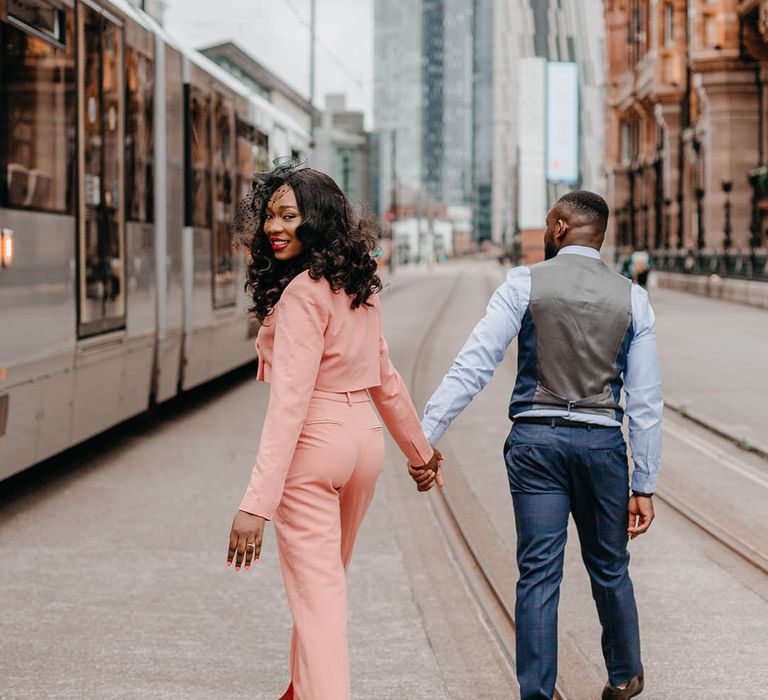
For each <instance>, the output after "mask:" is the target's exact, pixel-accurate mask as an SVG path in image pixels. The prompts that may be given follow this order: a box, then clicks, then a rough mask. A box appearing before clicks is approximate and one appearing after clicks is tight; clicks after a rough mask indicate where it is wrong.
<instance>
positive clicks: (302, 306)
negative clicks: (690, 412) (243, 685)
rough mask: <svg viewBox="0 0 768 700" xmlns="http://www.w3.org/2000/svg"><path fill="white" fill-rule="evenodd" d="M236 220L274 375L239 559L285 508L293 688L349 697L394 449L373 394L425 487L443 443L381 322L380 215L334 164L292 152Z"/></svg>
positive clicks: (234, 559)
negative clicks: (359, 575)
mask: <svg viewBox="0 0 768 700" xmlns="http://www.w3.org/2000/svg"><path fill="white" fill-rule="evenodd" d="M236 227H237V228H238V229H239V230H240V231H241V232H242V233H243V234H244V235H245V237H246V239H247V241H248V245H249V250H250V254H251V259H250V262H249V265H248V277H247V282H246V288H247V290H248V291H249V292H250V293H251V295H252V297H253V309H252V311H253V313H254V314H255V315H256V317H257V318H258V319H259V321H260V322H261V323H262V325H261V328H260V330H259V334H258V338H257V341H256V349H257V353H258V357H259V366H258V379H260V380H263V381H267V382H270V384H271V386H270V396H269V405H268V408H267V414H266V417H265V420H264V427H263V430H262V434H261V442H260V444H259V451H258V456H257V458H256V464H255V466H254V467H253V471H252V474H251V478H250V482H249V483H248V486H247V489H246V491H245V495H244V496H243V499H242V502H241V504H240V509H239V510H238V512H237V514H236V515H235V518H234V521H233V523H232V528H231V532H230V535H229V545H228V550H227V566H231V565H232V564H233V563H234V569H235V571H239V570H240V569H241V568H242V567H244V568H245V570H249V569H250V568H251V566H252V565H255V564H256V563H257V562H258V561H259V559H260V557H261V547H262V540H263V534H264V527H265V525H266V523H267V522H268V521H272V522H273V524H274V527H275V535H276V539H277V546H278V551H279V557H280V565H281V568H282V573H283V580H284V582H285V588H286V594H287V597H288V603H289V606H290V608H291V614H292V617H293V631H292V637H291V651H290V666H291V679H290V683H289V685H288V688H287V690H286V691H285V693H284V694H283V696H282V700H290V699H291V698H294V697H295V698H297V699H300V700H347V699H348V698H349V697H350V683H349V653H348V646H347V600H346V576H345V574H346V567H347V565H348V564H349V561H350V558H351V556H352V549H353V547H354V543H355V537H356V535H357V532H358V528H359V527H360V524H361V522H362V520H363V517H364V516H365V513H366V511H367V509H368V506H369V504H370V503H371V499H372V498H373V494H374V488H375V486H376V480H377V478H378V476H379V473H380V472H381V469H382V467H383V459H384V437H383V432H382V426H381V424H380V422H379V420H378V419H377V417H376V414H375V413H374V411H373V409H372V407H371V400H373V403H374V404H375V406H376V408H377V409H378V411H379V415H380V416H381V418H382V420H383V421H384V423H385V425H386V426H387V428H388V430H389V431H390V433H391V434H392V436H393V438H394V439H395V441H396V443H397V444H398V446H399V447H400V449H401V450H402V451H403V453H404V454H405V455H406V457H407V458H408V460H409V462H410V463H412V464H418V465H422V472H421V474H420V476H421V477H422V478H423V482H422V485H421V487H420V488H422V489H423V490H428V489H429V488H431V486H432V485H433V483H434V482H435V481H437V483H438V484H440V483H441V481H442V477H441V474H440V467H439V460H440V459H441V457H440V454H439V453H438V452H437V451H436V450H433V449H432V447H431V446H430V444H429V442H428V441H427V439H426V437H425V436H424V433H423V431H422V429H421V425H420V423H419V418H418V414H417V413H416V409H415V408H414V406H413V402H412V401H411V398H410V396H409V395H408V391H407V389H406V388H405V385H404V383H403V381H402V379H401V377H400V375H399V374H398V372H397V370H396V369H395V368H394V366H393V365H392V362H391V361H390V359H389V351H388V349H387V344H386V342H385V340H384V336H383V334H382V322H381V309H380V304H379V299H378V292H379V291H380V290H381V282H380V280H379V277H378V276H377V274H376V261H375V260H374V258H373V257H372V255H371V253H372V251H373V249H374V247H375V245H376V241H377V233H378V227H377V223H376V221H375V219H374V218H373V217H372V216H362V217H357V216H355V214H354V212H353V210H352V207H351V206H350V204H349V202H348V201H347V199H346V197H345V196H344V194H343V193H342V191H341V190H340V189H339V187H338V186H337V185H336V183H335V182H334V181H333V180H332V179H331V178H330V177H329V176H328V175H325V174H324V173H321V172H319V171H317V170H313V169H311V168H306V167H301V166H297V165H295V164H282V165H278V166H276V167H275V168H274V169H273V170H271V171H270V172H269V173H265V174H263V175H261V176H258V177H257V179H256V181H255V182H254V187H253V193H252V196H251V197H250V198H247V199H246V201H245V202H244V203H243V205H241V208H240V214H239V215H238V219H237V221H236ZM424 475H426V478H424Z"/></svg>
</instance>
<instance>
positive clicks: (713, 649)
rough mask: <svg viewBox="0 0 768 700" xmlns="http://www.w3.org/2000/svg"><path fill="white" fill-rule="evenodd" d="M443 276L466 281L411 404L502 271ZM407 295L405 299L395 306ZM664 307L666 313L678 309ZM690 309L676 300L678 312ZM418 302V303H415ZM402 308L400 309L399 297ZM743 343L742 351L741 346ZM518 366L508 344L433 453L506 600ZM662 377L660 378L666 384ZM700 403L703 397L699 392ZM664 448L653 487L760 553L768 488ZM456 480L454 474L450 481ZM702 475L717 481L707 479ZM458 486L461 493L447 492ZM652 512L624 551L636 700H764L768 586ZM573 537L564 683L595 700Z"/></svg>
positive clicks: (721, 446) (692, 530)
mask: <svg viewBox="0 0 768 700" xmlns="http://www.w3.org/2000/svg"><path fill="white" fill-rule="evenodd" d="M440 274H444V275H452V274H461V275H463V277H462V281H461V283H460V284H461V286H460V288H459V290H458V292H457V294H456V297H455V299H456V303H455V304H454V305H453V306H452V308H451V314H450V316H449V317H446V318H445V319H444V321H443V322H441V323H440V324H439V326H438V327H437V329H436V333H435V339H434V343H432V344H431V346H430V349H429V354H428V357H427V358H426V361H425V363H424V366H425V367H426V368H427V369H426V371H425V376H424V377H423V378H420V381H419V385H420V387H423V389H422V390H420V391H419V394H418V396H417V399H418V400H419V402H422V403H423V402H424V401H425V400H426V399H427V398H428V396H429V393H430V391H431V390H432V388H433V387H435V386H436V385H437V383H438V382H439V380H440V379H441V377H442V375H443V373H444V372H445V370H446V369H447V368H448V366H449V365H450V363H451V361H452V359H453V357H454V356H455V353H456V352H458V350H459V349H460V347H461V345H462V344H463V342H464V340H465V339H466V336H467V334H468V333H469V331H470V330H471V328H472V326H473V325H474V323H475V322H476V321H477V320H478V319H479V318H480V316H481V315H482V313H483V310H484V307H485V304H486V302H487V299H488V297H489V296H490V292H491V291H492V289H493V288H495V286H496V285H497V284H498V282H499V272H498V269H494V268H493V267H491V266H490V265H473V264H469V265H464V266H463V267H461V266H456V267H455V268H453V269H451V268H446V269H444V270H443V271H442V272H441V273H440ZM403 277H405V275H403ZM407 296H408V290H405V291H404V292H403V297H407ZM665 301H666V302H667V303H666V306H667V307H671V306H672V302H673V301H674V300H665ZM686 301H687V300H682V301H681V302H679V303H680V304H681V305H683V306H684V307H685V306H687V305H686V303H685V302H686ZM697 301H699V300H697ZM701 301H705V302H706V300H701ZM416 302H417V298H416V296H415V295H414V296H413V297H412V303H414V304H415V303H416ZM400 303H402V304H403V305H404V306H407V299H406V298H403V299H402V300H401V302H400ZM657 306H658V308H657V316H658V318H659V321H660V322H661V323H662V324H663V326H664V328H665V329H666V328H668V327H669V326H670V325H674V323H673V322H668V321H667V319H665V318H664V316H665V314H666V310H665V308H664V307H663V305H662V304H661V303H659V304H657ZM672 308H673V309H674V308H675V307H672ZM737 308H739V309H742V308H743V307H737ZM747 338H748V337H747ZM660 342H662V344H663V349H662V358H664V357H665V355H664V353H665V352H666V347H664V346H666V345H667V344H668V343H671V342H674V341H672V340H670V339H669V338H668V334H666V335H663V336H662V340H661V341H660ZM743 342H744V343H745V344H747V345H748V344H749V343H748V340H747V339H746V338H745V339H743ZM673 353H674V350H673ZM515 358H516V352H515V347H514V344H513V347H512V348H511V349H510V352H509V353H508V356H507V358H506V360H505V362H504V363H503V364H502V366H501V367H500V368H499V369H498V370H497V372H496V375H495V376H494V379H493V380H492V381H491V383H490V384H489V385H488V387H486V389H485V390H484V391H483V392H482V393H481V394H480V395H479V396H478V397H477V398H476V399H475V401H474V402H473V403H472V404H471V405H470V407H469V408H468V409H467V410H466V411H465V412H464V414H462V415H461V416H460V417H459V418H458V419H457V420H456V421H455V422H454V424H453V426H452V427H451V428H450V430H449V431H448V433H447V434H446V436H445V438H444V439H443V441H442V442H441V444H440V445H439V447H440V448H441V449H443V450H444V454H446V455H449V456H450V457H449V461H448V462H447V463H446V468H445V472H446V481H447V485H446V491H447V493H448V495H449V497H450V496H452V497H453V498H454V500H455V501H457V502H463V504H464V505H463V506H462V507H463V508H464V509H465V510H467V511H469V510H472V512H473V513H474V514H475V515H474V517H475V518H476V517H477V515H476V514H477V513H478V512H479V511H478V509H477V508H475V509H470V507H468V506H467V505H466V502H467V501H468V500H471V499H474V500H475V501H476V502H477V503H478V504H480V507H481V509H482V511H483V512H484V513H485V516H486V518H487V521H488V524H489V526H490V527H491V528H492V529H493V531H495V533H496V537H495V538H493V539H492V540H487V541H485V542H484V541H480V542H479V546H481V547H485V549H483V551H482V555H483V556H484V558H485V560H486V561H487V562H491V561H492V560H503V561H497V563H496V564H495V565H494V569H495V570H496V571H498V572H506V573H507V577H508V579H509V580H508V583H507V585H508V591H509V595H510V597H511V598H513V596H514V576H515V575H516V574H515V570H514V548H515V529H514V519H513V513H512V505H511V498H510V496H509V491H508V484H507V478H506V471H505V467H504V463H503V458H502V454H501V452H502V445H503V441H504V438H505V437H506V434H507V432H508V430H509V423H508V421H507V419H506V412H507V405H508V401H509V395H510V393H511V391H512V387H513V383H514V375H515V362H516V359H515ZM687 371H688V373H689V377H690V376H693V375H695V374H696V373H695V371H693V370H691V369H688V370H687ZM714 371H715V370H714V369H713V371H712V374H714ZM668 375H669V371H668V370H665V378H667V377H668ZM711 381H712V382H714V379H711ZM700 396H702V397H703V396H705V394H704V392H703V391H702V392H701V394H700ZM723 401H724V404H723V405H724V406H725V405H726V403H725V399H723ZM740 415H741V414H740ZM743 415H746V414H743ZM673 420H674V417H673ZM667 422H669V421H667ZM675 427H676V428H678V429H679V427H678V426H675ZM683 427H685V426H683ZM695 438H696V439H698V440H699V441H700V442H701V447H702V450H703V451H704V452H706V451H707V450H708V445H713V446H714V448H715V449H716V450H718V451H719V452H724V453H726V455H727V456H728V457H729V458H730V459H740V458H741V457H743V453H741V451H740V450H737V448H735V447H734V446H732V445H730V444H729V443H724V442H723V441H721V440H718V439H717V438H715V437H714V436H712V435H711V434H710V433H707V432H706V431H700V432H698V433H696V435H695ZM665 440H666V448H665V460H664V462H665V463H664V466H663V469H662V472H661V477H660V487H669V488H672V487H673V486H674V488H678V485H681V486H680V487H681V488H687V489H688V490H687V491H686V493H687V494H688V496H689V497H690V498H691V499H692V500H693V501H694V502H695V503H697V504H698V505H699V507H700V508H701V509H702V510H703V511H704V512H706V513H707V514H708V515H709V516H710V517H713V518H715V519H717V520H718V521H719V522H723V520H724V519H726V518H728V517H730V518H731V520H726V524H727V526H728V527H731V528H734V529H735V530H736V531H737V532H738V533H740V534H742V533H743V531H745V530H748V531H749V533H751V536H752V537H753V541H754V542H756V543H758V544H759V546H760V547H761V548H762V547H763V545H762V542H764V541H765V538H766V536H768V529H766V527H765V524H764V518H763V517H761V516H760V513H761V512H762V506H763V504H764V502H765V497H766V495H768V494H766V488H765V487H764V486H761V485H760V484H758V483H756V482H755V481H753V480H750V479H749V478H747V477H746V476H744V474H741V473H738V472H735V471H732V470H731V471H726V470H724V469H723V468H722V465H721V464H719V463H718V462H717V460H714V459H713V458H711V457H710V458H708V456H707V455H706V454H702V450H698V451H694V450H693V449H692V448H691V446H690V445H689V444H685V443H683V442H682V441H681V440H680V438H679V436H678V435H673V434H671V433H670V432H669V431H667V432H665ZM713 440H714V443H713V442H712V441H713ZM710 451H711V450H710ZM746 468H749V469H753V472H750V475H757V476H758V477H759V476H760V474H761V471H760V469H761V465H760V464H749V465H747V467H746ZM454 471H456V472H460V474H457V475H455V476H454V474H453V473H452V472H454ZM710 477H713V478H714V477H717V479H716V480H714V481H708V479H710ZM456 482H458V484H459V487H458V489H457V490H456V491H454V492H453V493H452V488H453V483H456ZM667 482H670V483H669V485H668V484H667ZM672 482H675V483H674V484H673V483H672ZM656 510H657V521H656V522H655V523H654V525H653V527H652V529H651V531H650V532H649V533H648V534H647V535H645V536H643V537H641V538H639V539H638V540H635V541H634V542H632V543H631V546H630V549H631V552H632V557H633V560H632V567H631V570H632V575H633V580H634V583H635V589H636V593H637V598H638V606H639V609H640V615H641V635H642V643H643V648H644V658H645V662H644V663H645V668H646V677H647V686H646V688H647V689H646V691H645V693H644V694H643V697H644V698H646V697H647V698H648V699H649V700H653V699H655V700H669V698H680V697H695V698H703V699H710V698H711V699H712V700H719V699H720V698H726V697H727V698H744V699H745V700H746V699H747V698H754V697H756V696H759V695H756V693H759V692H761V690H760V689H761V687H762V686H761V684H762V682H763V680H762V668H763V666H764V661H763V660H764V659H765V658H768V638H766V636H765V623H764V621H765V619H768V580H767V579H766V577H765V576H763V575H762V574H760V573H759V572H757V571H756V570H755V569H753V568H752V567H749V566H748V565H746V564H745V563H744V562H743V560H741V559H739V558H738V557H736V556H735V555H733V554H732V553H731V552H729V551H728V550H726V549H725V548H723V547H722V545H719V544H717V543H715V542H714V541H713V540H712V539H711V538H709V537H708V536H706V535H705V534H704V533H702V532H701V531H700V530H699V529H698V528H696V527H695V526H693V525H691V523H689V522H688V521H686V520H685V519H684V518H682V517H680V516H679V515H678V514H677V513H676V512H674V511H673V510H671V509H670V508H669V507H666V506H665V505H664V503H662V502H660V501H658V500H657V501H656ZM471 525H472V526H476V524H475V523H472V524H471ZM569 540H570V542H571V543H570V544H569V546H568V547H567V549H566V564H565V579H564V583H563V588H562V598H561V605H560V611H561V614H560V658H561V663H560V668H561V671H562V680H563V681H564V686H565V688H566V690H570V691H571V693H572V695H571V697H574V698H578V699H581V698H590V697H597V693H598V691H599V689H600V688H601V686H602V684H603V683H604V682H605V678H606V673H605V670H604V664H603V660H602V655H601V652H600V641H599V640H600V630H599V625H598V621H597V616H596V613H595V608H594V604H593V602H592V599H591V592H590V589H589V583H588V578H587V575H586V572H585V570H584V567H583V564H582V563H581V560H580V555H579V551H578V548H577V546H576V545H575V544H574V543H575V542H576V541H577V540H578V536H577V534H576V532H575V529H574V528H573V527H572V528H571V530H570V532H569ZM505 562H506V563H505Z"/></svg>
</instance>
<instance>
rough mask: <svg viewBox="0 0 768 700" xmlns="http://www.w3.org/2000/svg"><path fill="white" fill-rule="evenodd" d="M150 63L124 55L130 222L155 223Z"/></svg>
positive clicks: (130, 51) (137, 55)
mask: <svg viewBox="0 0 768 700" xmlns="http://www.w3.org/2000/svg"><path fill="white" fill-rule="evenodd" d="M154 87H155V81H154V71H153V68H152V60H151V59H150V58H147V57H146V56H144V55H142V54H140V53H139V52H138V51H136V50H135V49H132V48H128V49H127V50H126V52H125V203H126V210H125V211H126V216H127V218H128V220H129V221H140V222H142V223H151V222H152V221H153V219H154V184H153V183H154V178H153V166H154V160H153V152H152V149H153V140H152V134H153V128H152V127H153V123H152V122H153V107H154V105H153V102H154Z"/></svg>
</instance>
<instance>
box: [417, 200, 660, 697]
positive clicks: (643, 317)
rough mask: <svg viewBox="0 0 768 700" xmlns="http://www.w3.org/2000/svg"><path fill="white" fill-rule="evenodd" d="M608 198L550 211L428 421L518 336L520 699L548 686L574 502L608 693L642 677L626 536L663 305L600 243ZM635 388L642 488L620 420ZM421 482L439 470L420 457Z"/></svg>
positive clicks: (638, 498)
mask: <svg viewBox="0 0 768 700" xmlns="http://www.w3.org/2000/svg"><path fill="white" fill-rule="evenodd" d="M607 222H608V206H607V204H606V203H605V201H604V200H603V199H602V197H600V196H598V195H596V194H594V193H592V192H586V191H576V192H570V193H568V194H566V195H564V196H563V197H561V198H560V200H559V201H558V202H557V204H556V205H555V206H554V207H553V208H552V210H551V211H550V212H549V213H548V214H547V230H546V233H545V236H544V244H545V249H546V250H545V257H546V261H545V262H542V263H539V264H537V265H532V266H530V267H527V266H523V267H516V268H513V269H512V270H510V271H509V273H508V275H507V278H506V281H505V282H504V284H502V285H501V286H500V287H499V288H498V289H497V290H496V292H495V293H494V294H493V296H492V297H491V300H490V302H489V304H488V308H487V310H486V313H485V316H484V317H483V319H482V320H481V321H480V322H479V323H478V324H477V326H476V327H475V329H474V330H473V331H472V334H471V335H470V337H469V339H468V340H467V342H466V343H465V345H464V347H463V348H462V350H461V352H460V353H459V355H458V356H457V357H456V360H455V361H454V363H453V366H452V367H451V369H450V370H449V371H448V373H447V374H446V375H445V377H444V379H443V381H442V382H441V384H440V386H439V387H438V388H437V390H436V391H435V393H434V394H433V395H432V398H431V399H430V400H429V402H428V404H427V406H426V408H425V410H424V418H423V421H422V424H423V427H424V431H425V433H426V435H427V438H428V439H429V441H430V442H431V443H432V444H433V445H434V444H436V443H437V442H438V441H439V439H440V438H441V437H442V435H443V433H444V432H445V430H446V429H447V428H448V426H449V424H450V423H451V421H452V420H453V419H454V418H455V417H456V416H457V415H458V414H459V413H460V412H461V411H462V410H463V409H464V408H465V407H466V406H467V404H469V402H470V401H471V400H472V398H473V397H474V396H475V395H476V394H477V393H478V392H479V391H480V390H481V389H482V388H483V387H484V386H485V385H486V383H487V382H488V381H489V380H490V378H491V376H492V375H493V372H494V370H495V369H496V367H497V366H498V365H499V363H500V362H501V361H502V359H503V358H504V353H505V351H506V349H507V346H508V345H509V344H510V342H511V341H512V339H513V338H514V337H515V336H518V374H517V382H516V385H515V389H514V392H513V394H512V399H511V401H510V407H509V417H510V418H511V419H512V421H513V423H514V424H513V426H512V430H511V432H510V433H509V437H508V438H507V440H506V443H505V445H504V457H505V460H506V464H507V473H508V476H509V484H510V488H511V491H512V501H513V505H514V510H515V523H516V527H517V563H518V569H519V580H518V583H517V602H516V605H515V619H516V635H517V637H516V655H517V675H518V680H519V682H520V691H521V698H522V700H533V699H534V698H551V697H552V694H553V692H554V687H555V678H556V675H557V605H558V601H559V589H560V580H561V578H562V571H563V552H564V548H565V541H566V528H567V525H568V515H569V513H571V514H572V515H573V519H574V521H575V522H576V527H577V528H578V532H579V539H580V541H581V550H582V556H583V559H584V564H585V565H586V568H587V571H588V572H589V576H590V579H591V583H592V595H593V597H594V599H595V603H596V605H597V612H598V615H599V618H600V623H601V625H602V628H603V634H602V647H603V656H604V658H605V664H606V668H607V670H608V684H607V685H606V686H605V689H604V690H603V694H602V698H603V700H625V699H627V698H631V697H634V696H635V695H639V694H640V692H642V689H643V668H642V664H641V660H640V633H639V628H638V620H637V609H636V606H635V598H634V592H633V588H632V582H631V580H630V578H629V573H628V571H627V566H628V564H629V554H628V552H627V540H628V537H630V538H634V537H636V536H637V535H640V534H641V533H643V532H645V531H646V530H647V529H648V527H649V526H650V524H651V521H652V520H653V501H652V498H651V497H652V495H653V492H654V490H655V488H656V475H657V472H658V469H659V464H660V460H661V415H662V398H661V384H660V380H659V366H658V359H657V355H656V336H655V331H654V315H653V311H652V310H651V307H650V304H649V302H648V296H647V294H646V292H645V291H644V290H643V289H641V288H640V287H639V286H637V285H634V284H632V283H631V282H630V280H627V279H626V278H624V277H622V276H621V275H619V274H617V273H615V272H613V271H612V270H610V269H609V268H608V266H606V265H605V264H604V263H603V262H602V261H601V260H600V256H599V253H598V251H599V249H600V246H601V245H602V243H603V239H604V236H605V229H606V225H607ZM622 377H623V386H624V390H625V392H626V414H627V416H628V418H629V442H630V447H631V450H632V457H633V461H634V465H635V466H634V471H633V474H632V484H631V489H632V494H631V496H630V494H629V476H628V465H627V460H626V446H625V444H624V438H623V436H622V433H621V427H620V426H621V423H622V419H623V413H624V412H623V411H622V408H621V406H620V405H619V400H620V394H621V388H622ZM410 470H411V474H412V476H413V477H414V479H415V480H416V481H417V483H418V485H419V489H420V490H427V489H429V488H430V487H431V486H432V483H433V482H434V479H435V478H436V477H437V478H438V479H439V478H440V470H439V469H438V470H437V471H436V472H435V471H430V470H428V469H423V468H422V469H418V468H415V467H411V468H410Z"/></svg>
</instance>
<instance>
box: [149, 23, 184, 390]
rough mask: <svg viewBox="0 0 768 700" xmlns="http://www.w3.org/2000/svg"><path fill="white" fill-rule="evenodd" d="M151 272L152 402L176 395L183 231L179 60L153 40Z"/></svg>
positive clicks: (180, 64)
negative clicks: (153, 219) (154, 291)
mask: <svg viewBox="0 0 768 700" xmlns="http://www.w3.org/2000/svg"><path fill="white" fill-rule="evenodd" d="M155 46H156V51H155V55H156V56H162V60H158V61H157V62H156V72H155V80H156V87H155V102H156V105H157V114H156V120H155V124H156V130H155V133H156V134H157V139H156V142H155V153H156V158H155V162H156V170H155V172H156V177H155V191H156V197H155V202H156V211H157V212H158V214H157V222H158V226H157V236H156V241H155V245H156V261H157V262H156V267H157V285H158V305H157V359H156V367H155V371H156V376H155V385H154V390H155V399H156V401H157V402H158V403H159V402H162V401H166V400H168V399H170V398H172V397H173V396H175V395H176V393H177V391H178V387H179V384H180V381H181V363H182V329H183V296H182V284H183V276H182V232H183V229H184V130H183V128H182V125H183V124H184V84H183V74H182V56H181V54H180V53H179V52H178V51H177V50H175V49H174V48H172V47H171V46H168V45H166V44H165V43H164V42H163V41H162V40H161V39H160V38H159V37H158V38H156V43H155Z"/></svg>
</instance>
